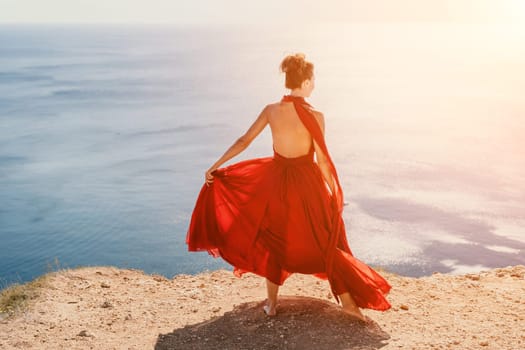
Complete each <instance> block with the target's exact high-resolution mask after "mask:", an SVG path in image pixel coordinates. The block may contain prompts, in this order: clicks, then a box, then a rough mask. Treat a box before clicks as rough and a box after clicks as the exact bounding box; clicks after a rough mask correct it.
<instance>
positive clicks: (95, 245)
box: [0, 25, 525, 286]
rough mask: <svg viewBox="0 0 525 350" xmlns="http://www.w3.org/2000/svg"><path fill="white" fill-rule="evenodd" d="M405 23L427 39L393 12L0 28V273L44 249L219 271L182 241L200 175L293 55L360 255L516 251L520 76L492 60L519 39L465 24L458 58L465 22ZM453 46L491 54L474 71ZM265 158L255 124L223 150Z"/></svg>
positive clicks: (405, 269)
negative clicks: (364, 19)
mask: <svg viewBox="0 0 525 350" xmlns="http://www.w3.org/2000/svg"><path fill="white" fill-rule="evenodd" d="M419 29H420V32H421V31H423V32H424V31H426V32H427V33H434V34H436V35H435V36H434V37H431V38H434V40H435V41H428V40H429V39H425V41H422V40H421V37H419V38H418V37H415V36H414V35H415V34H413V30H412V29H411V28H406V27H403V26H398V27H395V28H386V27H371V26H369V25H361V26H360V25H354V26H350V27H349V28H347V29H346V31H341V30H340V29H334V28H332V27H330V26H327V27H319V28H316V30H315V31H314V30H313V29H312V30H311V31H309V32H307V33H304V32H292V31H290V30H283V29H282V28H275V29H270V30H269V29H267V28H266V29H262V28H249V29H248V28H242V30H240V29H239V28H231V27H220V28H218V27H215V28H203V27H186V28H180V27H165V26H153V27H152V26H149V27H147V26H137V25H135V26H122V25H121V26H107V25H106V26H100V25H99V26H80V25H78V26H74V25H68V26H58V25H39V26H35V25H33V26H31V25H10V26H7V25H3V26H0V198H1V206H0V286H3V285H7V284H9V283H12V282H21V281H27V280H30V279H32V278H34V277H35V276H38V275H40V274H42V273H44V272H46V271H47V270H48V269H52V268H56V266H55V265H56V261H58V264H59V267H75V266H79V265H116V266H120V267H130V268H139V269H143V270H145V271H146V272H156V273H161V274H164V275H166V276H169V277H171V276H173V275H175V274H178V273H197V272H200V271H203V270H206V269H215V268H228V265H227V264H226V263H224V262H222V261H221V260H220V259H213V258H211V257H210V256H208V255H207V254H206V253H188V252H187V251H186V245H185V242H184V240H185V235H186V229H187V226H188V222H189V216H190V214H191V210H192V208H193V205H194V203H195V199H196V196H197V193H198V191H199V189H200V186H201V185H202V179H203V172H204V170H205V169H206V168H207V167H208V166H209V165H210V164H211V163H213V162H214V161H215V160H216V159H217V158H218V157H219V156H220V155H221V154H222V153H223V152H224V150H225V149H226V148H227V147H228V146H229V145H230V144H231V142H233V141H234V140H235V138H236V137H238V136H239V135H240V134H241V133H242V132H243V131H244V130H245V129H246V128H247V127H248V126H249V125H250V123H251V122H252V120H253V119H254V118H255V117H256V116H257V114H258V113H259V112H260V111H261V110H262V108H263V107H264V105H265V104H266V103H270V102H274V101H277V100H278V99H279V98H280V97H281V96H282V95H283V94H285V93H287V91H286V90H284V88H283V87H282V80H283V77H282V75H280V74H279V72H278V64H279V62H280V59H282V57H283V56H284V55H285V54H288V53H291V52H294V51H295V50H299V51H304V52H306V53H307V56H308V55H309V57H310V58H311V59H312V60H314V63H316V72H317V78H316V83H317V90H316V91H315V92H314V94H313V95H312V98H311V102H312V103H313V104H314V105H317V106H319V108H320V109H321V110H323V111H324V112H325V115H326V116H327V137H328V138H329V139H328V145H329V147H330V149H331V150H332V153H333V157H334V159H335V161H336V165H337V166H338V170H339V173H340V174H341V178H342V181H343V188H344V190H345V195H346V200H347V202H348V205H347V206H346V209H345V221H346V222H347V228H348V236H349V241H350V244H351V246H352V248H353V250H354V253H355V254H356V255H357V256H358V257H360V258H361V259H362V260H364V261H366V262H367V263H370V264H373V265H380V266H384V267H385V268H387V269H390V270H393V271H395V272H399V273H402V274H405V275H411V276H421V275H426V274H430V273H432V272H433V271H442V272H462V271H473V270H474V271H475V270H480V269H484V268H490V267H496V266H506V265H514V264H524V263H525V257H524V256H525V205H524V203H525V187H524V184H525V170H524V169H525V164H524V161H523V160H524V159H525V154H524V150H525V144H524V143H523V142H522V140H521V136H520V135H523V132H525V121H524V118H523V115H524V114H523V113H521V112H522V111H524V110H525V109H523V105H522V104H521V102H520V101H521V93H520V92H521V91H523V89H520V88H521V86H518V84H519V83H516V81H518V79H515V77H516V72H514V73H512V72H508V73H506V75H505V74H502V72H503V71H500V70H499V69H501V70H503V69H504V67H508V64H509V62H510V63H514V64H516V65H517V63H518V62H520V60H522V59H523V58H524V57H523V56H524V54H523V52H521V51H520V52H516V51H511V49H510V48H511V47H514V46H513V45H511V44H512V42H511V43H508V44H509V45H508V47H498V49H497V50H496V49H493V50H492V51H491V52H490V55H488V56H487V52H486V50H488V49H486V46H484V44H485V41H483V40H481V38H478V39H479V42H478V44H472V42H470V41H469V42H470V43H471V45H470V46H469V47H468V49H469V50H470V51H469V52H471V51H472V50H474V51H475V52H481V53H483V54H485V56H483V57H485V58H484V59H483V60H482V59H481V58H477V56H475V55H472V56H471V57H466V58H465V55H464V54H463V55H462V53H461V52H460V53H457V56H455V55H454V54H453V53H451V52H457V51H454V50H452V49H454V48H457V47H460V46H461V45H459V44H461V42H460V41H461V40H462V39H461V38H463V39H465V38H470V39H472V38H471V36H469V35H472V33H473V32H472V29H465V28H463V30H464V33H465V35H464V36H463V37H461V36H460V38H459V39H457V38H458V35H457V33H458V32H457V28H441V27H439V28H435V27H422V28H419ZM334 31H336V33H339V34H340V35H341V39H340V40H341V41H340V43H339V44H337V45H335V44H333V42H332V41H330V40H329V39H330V38H333V37H334ZM450 33H454V34H453V35H454V37H455V38H456V42H452V43H448V44H447V45H452V46H451V47H447V49H451V50H448V51H447V50H443V49H444V48H443V47H442V46H439V45H444V44H443V43H444V41H443V40H440V38H442V37H446V36H447V35H449V34H450ZM474 33H475V32H474ZM486 34H487V33H484V35H485V36H486ZM490 34H492V38H493V40H494V43H496V42H498V41H497V38H498V35H503V34H501V32H499V31H496V30H494V31H492V32H490ZM440 35H441V36H440ZM426 37H427V38H428V36H426ZM367 38H372V39H374V40H373V41H370V40H367ZM392 39H395V40H392ZM470 39H469V40H470ZM515 39H516V41H518V39H521V37H520V38H515ZM345 40H346V41H345ZM396 40H397V41H396ZM418 40H419V41H418ZM456 44H457V47H456V46H454V45H456ZM507 49H508V50H507ZM407 50H408V53H407ZM476 50H478V51H476ZM483 50H485V51H483ZM435 51H439V52H441V56H436V55H434V53H435ZM447 52H448V54H447ZM463 53H464V52H463ZM447 55H448V56H447ZM487 57H488V58H487ZM509 57H510V58H509ZM465 59H472V60H473V63H474V64H477V65H478V66H484V67H485V68H486V67H487V64H492V66H490V67H492V70H491V69H489V70H488V71H487V70H486V75H485V78H486V80H487V81H488V82H487V83H486V84H484V83H483V82H482V83H480V81H479V74H478V75H476V74H475V73H476V72H477V71H476V70H475V66H474V68H472V67H471V66H459V65H458V62H462V60H465ZM411 60H414V61H413V62H411ZM416 63H417V64H416ZM490 67H489V68H490ZM421 72H427V73H429V74H430V75H429V74H427V75H426V76H425V77H426V78H425V79H423V76H422V75H421ZM519 74H521V75H523V72H520V73H519ZM474 77H478V78H474ZM505 78H508V79H509V81H510V80H511V79H512V81H513V82H514V83H513V85H512V84H511V85H508V84H506V83H507V81H506V80H504V79H505ZM476 79H478V80H476ZM521 81H525V79H523V80H521ZM495 85H496V87H494V86H495ZM269 154H271V144H270V138H269V134H268V131H267V130H266V131H265V132H264V133H263V134H262V135H261V136H260V138H259V139H257V140H256V141H255V142H254V143H253V144H252V145H251V146H250V148H249V149H248V150H247V151H246V152H245V153H243V154H242V155H241V156H239V157H238V158H236V160H240V159H245V158H251V157H256V156H264V155H269Z"/></svg>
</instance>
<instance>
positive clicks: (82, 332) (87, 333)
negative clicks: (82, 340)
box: [77, 329, 94, 337]
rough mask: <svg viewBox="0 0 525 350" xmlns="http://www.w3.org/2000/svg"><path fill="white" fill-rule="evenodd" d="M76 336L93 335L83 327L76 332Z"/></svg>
mask: <svg viewBox="0 0 525 350" xmlns="http://www.w3.org/2000/svg"><path fill="white" fill-rule="evenodd" d="M77 336H78V337H94V336H93V334H91V333H89V332H88V331H86V330H85V329H84V330H81V331H80V332H78V334H77Z"/></svg>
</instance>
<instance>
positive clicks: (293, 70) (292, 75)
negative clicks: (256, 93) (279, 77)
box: [281, 52, 314, 89]
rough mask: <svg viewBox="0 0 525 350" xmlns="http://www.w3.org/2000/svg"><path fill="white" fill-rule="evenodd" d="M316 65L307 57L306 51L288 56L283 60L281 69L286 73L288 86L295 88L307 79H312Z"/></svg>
mask: <svg viewBox="0 0 525 350" xmlns="http://www.w3.org/2000/svg"><path fill="white" fill-rule="evenodd" d="M313 70H314V65H313V64H312V63H311V62H308V61H307V60H306V59H305V54H304V53H300V52H299V53H296V54H294V55H288V56H286V57H285V58H284V59H283V61H282V62H281V71H282V72H283V73H286V84H285V85H286V87H287V88H289V89H295V88H297V87H300V86H301V83H302V82H303V81H304V80H306V79H311V78H312V75H313Z"/></svg>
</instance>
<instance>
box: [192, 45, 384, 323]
mask: <svg viewBox="0 0 525 350" xmlns="http://www.w3.org/2000/svg"><path fill="white" fill-rule="evenodd" d="M281 70H282V71H283V72H284V73H286V84H285V85H286V87H287V88H288V89H290V90H291V92H290V94H289V95H285V96H284V97H283V98H282V99H281V101H280V102H277V103H273V104H269V105H267V106H266V107H265V108H264V109H263V111H262V112H261V113H260V115H259V116H258V117H257V119H256V120H255V122H254V123H253V124H252V125H251V126H250V128H249V129H248V131H246V133H245V134H244V135H242V136H241V137H240V138H239V139H238V140H237V141H235V143H233V145H232V146H231V147H230V148H229V149H228V150H227V151H226V152H225V153H224V155H223V156H222V157H220V158H219V160H217V161H216V162H215V163H214V164H213V165H212V166H211V167H210V168H209V169H208V170H207V171H206V173H205V185H203V187H202V189H201V192H200V194H199V196H198V198H197V203H196V205H195V209H194V211H193V214H192V218H191V222H190V227H189V230H188V234H187V237H186V243H187V244H188V249H189V250H190V251H202V250H207V251H208V252H209V253H210V254H211V255H213V256H214V257H219V256H221V257H222V258H223V259H224V260H226V261H227V262H229V263H230V264H231V265H233V266H234V273H235V275H236V276H238V277H240V276H241V275H242V274H243V273H246V272H252V273H255V274H258V275H260V276H262V277H265V278H266V286H267V293H268V298H267V300H266V304H265V305H264V307H263V309H264V311H265V313H266V314H267V315H270V316H272V315H275V314H276V307H277V295H278V289H279V286H280V285H282V284H283V283H284V281H285V280H286V279H287V278H288V277H289V276H290V275H291V274H292V273H303V274H313V275H315V276H316V277H318V278H321V279H328V281H329V283H330V287H331V290H332V293H333V294H334V297H335V299H336V300H337V301H338V302H339V301H340V302H341V304H342V308H343V310H344V311H345V312H347V313H348V314H350V315H352V316H353V317H355V318H357V319H359V320H364V316H363V314H362V313H361V310H360V309H359V308H360V307H361V308H370V309H376V310H387V309H389V308H390V304H389V303H388V301H387V300H386V299H385V297H384V295H385V294H386V293H388V292H389V290H390V288H391V287H390V285H389V284H388V282H387V281H386V280H385V279H383V277H381V276H380V275H379V274H378V273H377V272H376V271H374V270H373V269H372V268H370V267H369V266H367V265H366V264H364V263H363V262H361V261H359V260H357V259H356V258H354V257H353V254H352V252H351V250H350V247H349V246H348V242H347V239H346V232H345V227H344V222H343V218H342V209H343V195H342V190H341V186H340V184H339V180H338V176H337V172H336V170H335V167H334V164H333V162H332V160H331V158H330V155H329V153H328V150H327V148H326V144H325V141H324V116H323V114H322V113H321V112H319V111H316V110H314V109H313V108H312V106H311V105H310V104H308V103H307V102H306V101H305V100H304V98H305V97H309V96H310V94H311V93H312V90H313V89H314V87H315V77H314V72H313V64H312V63H311V62H308V61H306V60H305V56H304V55H303V54H295V55H289V56H287V57H285V58H284V60H283V61H282V63H281ZM266 125H270V129H271V132H272V140H273V150H274V155H273V157H265V158H257V159H250V160H245V161H242V162H239V163H236V164H232V165H230V166H227V167H224V168H220V166H221V165H222V164H223V163H225V162H227V161H228V160H230V159H231V158H232V157H234V156H236V155H237V154H239V153H240V152H242V151H243V150H244V149H246V147H248V145H250V143H251V142H252V141H253V139H254V138H255V137H257V135H259V133H260V132H261V131H262V130H263V129H264V128H265V127H266ZM314 154H315V159H314Z"/></svg>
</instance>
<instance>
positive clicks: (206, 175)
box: [204, 168, 215, 186]
mask: <svg viewBox="0 0 525 350" xmlns="http://www.w3.org/2000/svg"><path fill="white" fill-rule="evenodd" d="M214 171H215V169H212V168H210V169H208V170H206V172H205V173H204V181H205V182H206V186H210V185H211V184H212V183H213V175H212V174H211V173H212V172H214Z"/></svg>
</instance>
